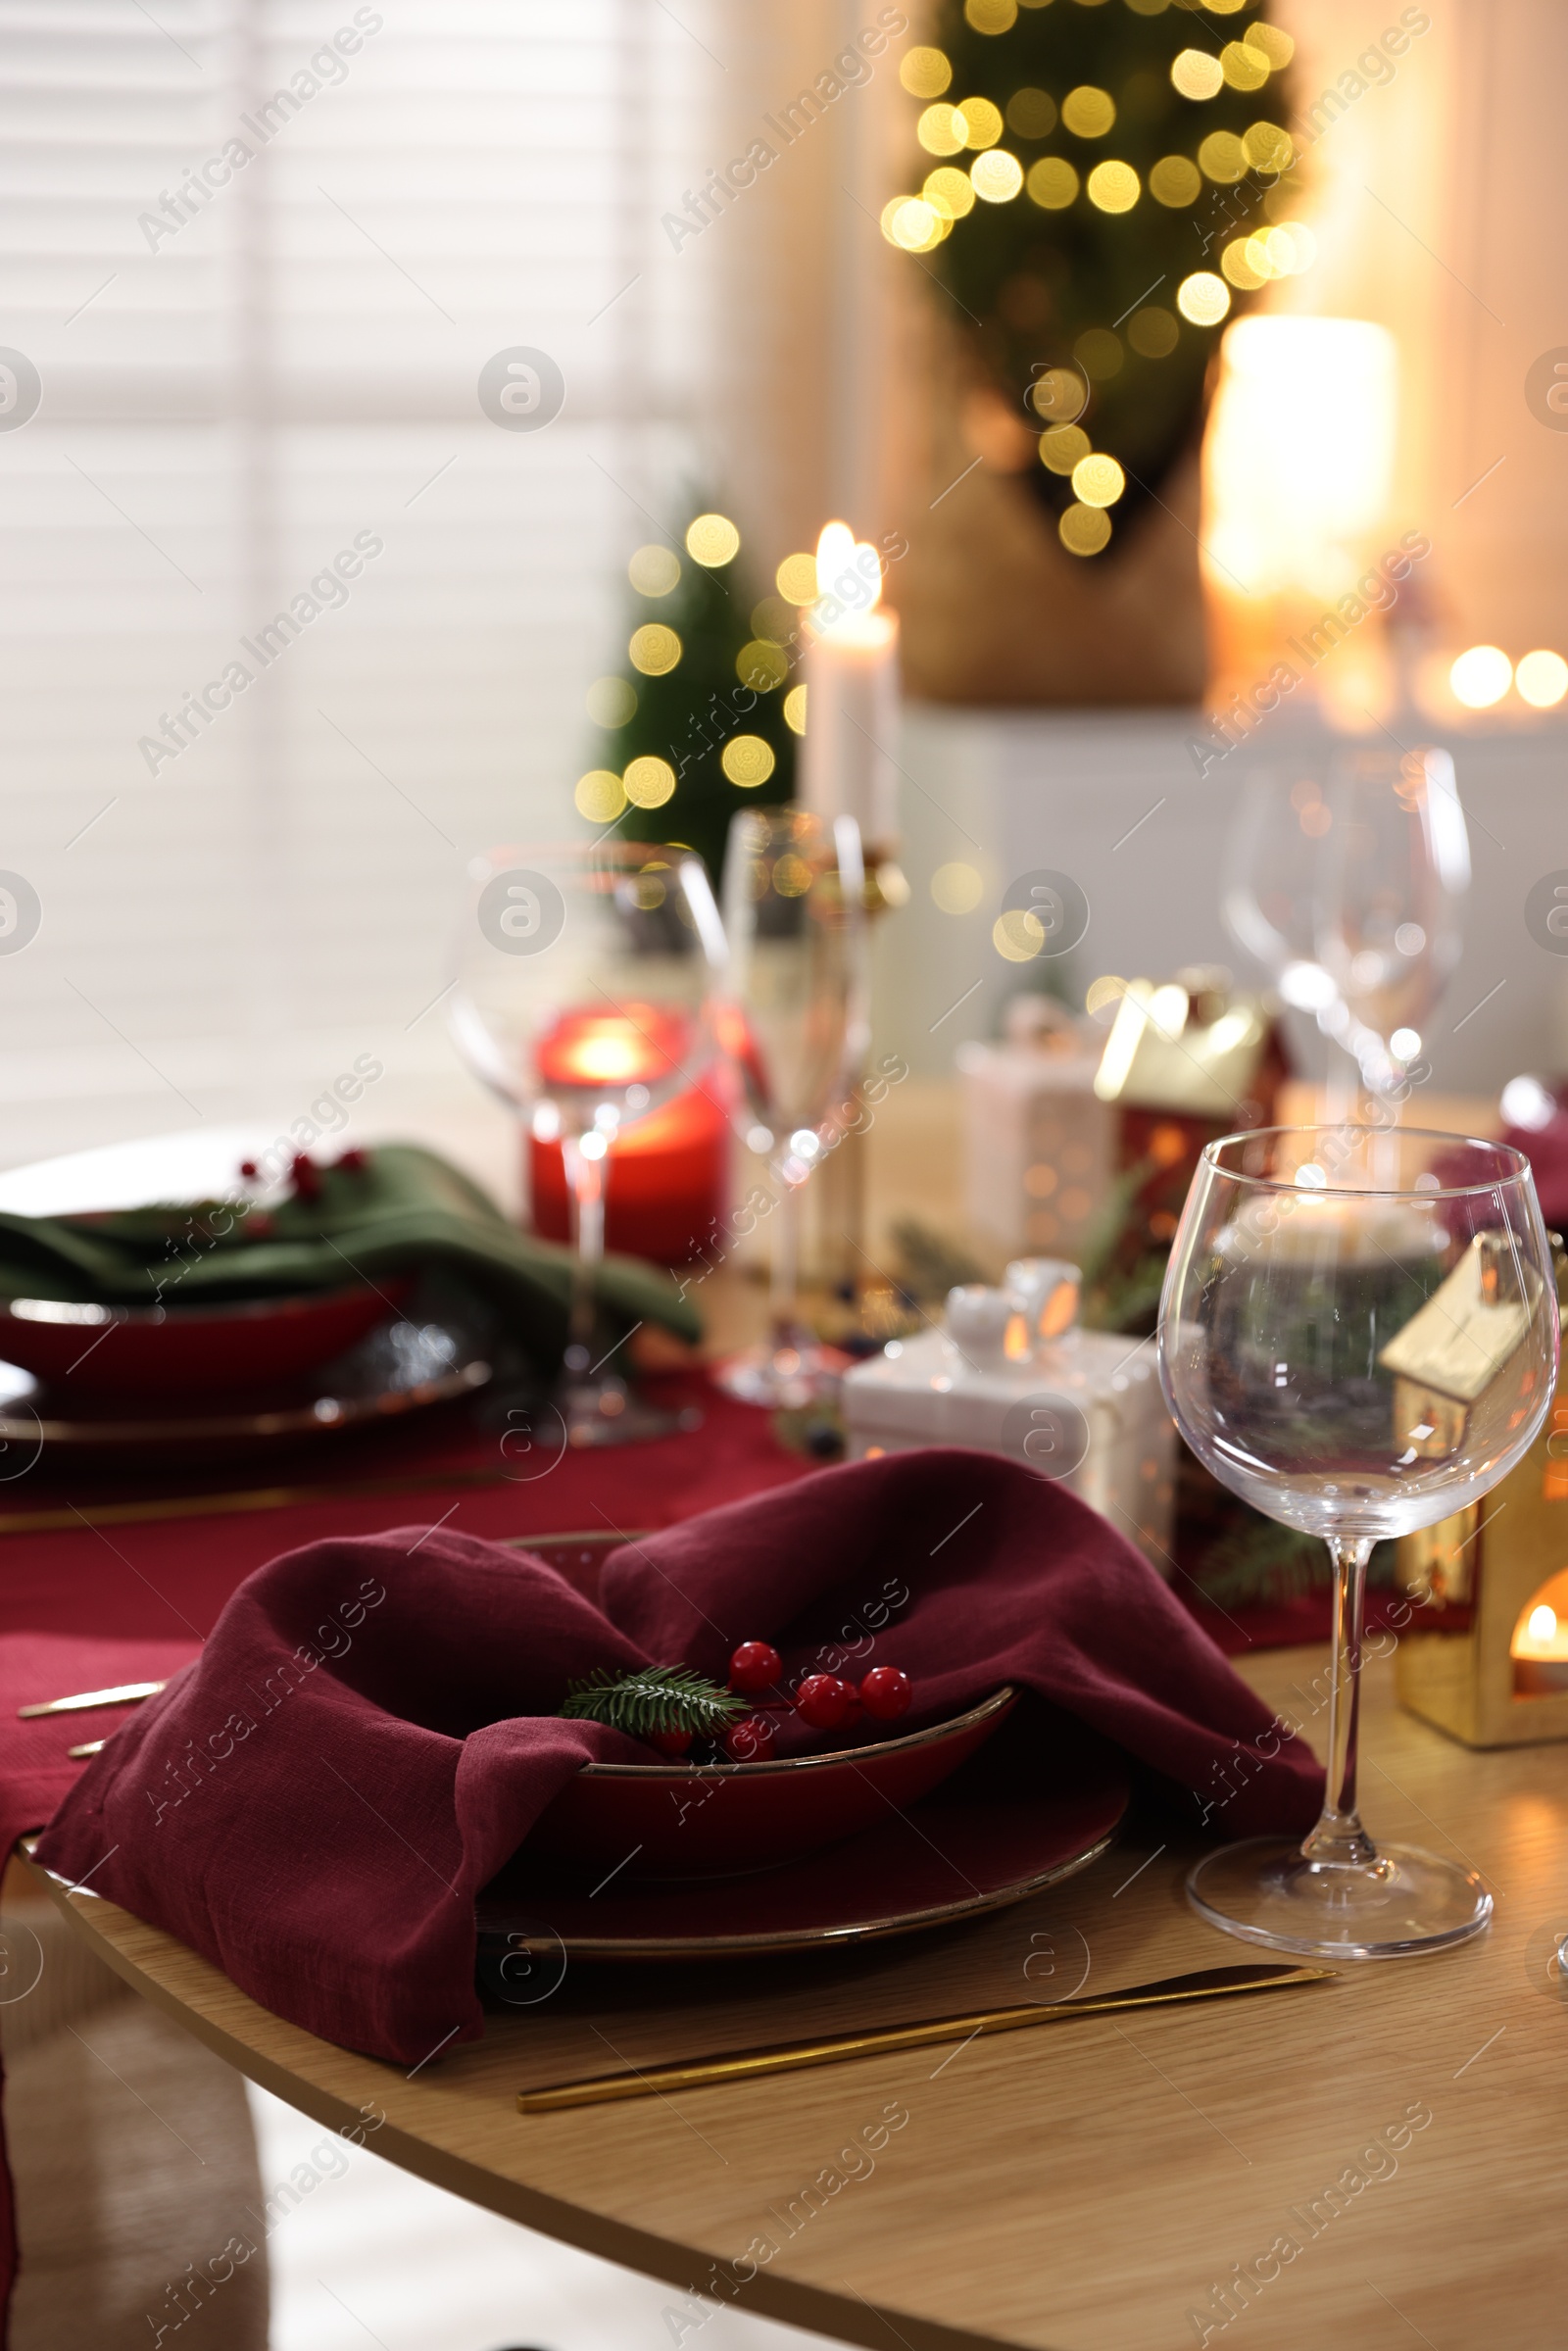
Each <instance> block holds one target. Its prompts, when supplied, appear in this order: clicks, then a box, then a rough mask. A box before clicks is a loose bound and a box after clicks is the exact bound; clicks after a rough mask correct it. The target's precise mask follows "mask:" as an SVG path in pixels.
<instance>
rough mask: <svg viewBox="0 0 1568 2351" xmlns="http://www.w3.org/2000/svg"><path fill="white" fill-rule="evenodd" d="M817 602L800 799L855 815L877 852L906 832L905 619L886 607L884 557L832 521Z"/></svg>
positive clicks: (820, 810)
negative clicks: (901, 766) (902, 736)
mask: <svg viewBox="0 0 1568 2351" xmlns="http://www.w3.org/2000/svg"><path fill="white" fill-rule="evenodd" d="M816 584H817V601H816V603H815V605H814V606H813V607H812V609H811V611H810V612H809V615H808V619H807V630H808V640H809V641H808V645H807V653H806V687H807V692H806V745H805V755H804V759H803V777H802V788H801V797H802V800H803V802H804V804H805V806H806V807H807V808H809V809H810V810H811V811H812V813H813V814H815V815H817V816H820V817H822V818H824V819H826V820H827V821H829V822H831V820H832V819H833V818H834V817H835V816H853V817H854V818H855V820H856V822H857V823H858V825H859V828H860V835H861V838H862V840H863V841H864V842H865V845H866V847H867V849H868V850H870V851H872V852H873V853H874V852H877V851H883V850H888V849H891V847H892V845H893V843H894V841H895V840H896V839H897V837H898V829H899V803H898V780H899V771H898V768H897V766H896V765H895V764H894V758H893V753H894V738H895V735H896V732H897V728H898V715H899V623H898V618H897V615H896V614H895V613H892V612H879V611H878V610H877V609H876V606H877V599H878V598H879V596H880V595H881V592H882V565H881V563H880V561H879V559H878V556H877V552H876V549H875V548H874V547H871V546H869V545H867V544H865V543H864V542H861V543H860V544H859V545H857V544H856V541H855V538H854V535H853V533H852V532H851V530H850V528H849V526H848V524H847V523H843V522H830V523H828V525H827V527H826V528H825V529H824V531H823V533H822V536H821V538H820V539H819V540H818V542H817V550H816Z"/></svg>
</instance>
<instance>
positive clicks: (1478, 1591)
mask: <svg viewBox="0 0 1568 2351" xmlns="http://www.w3.org/2000/svg"><path fill="white" fill-rule="evenodd" d="M1552 1247H1553V1255H1554V1261H1555V1264H1556V1267H1557V1272H1558V1295H1559V1298H1561V1295H1562V1289H1563V1258H1562V1245H1561V1243H1560V1242H1559V1241H1558V1240H1557V1238H1556V1236H1555V1235H1553V1236H1552ZM1521 1270H1522V1269H1521V1268H1520V1266H1519V1262H1518V1259H1517V1257H1516V1256H1515V1255H1514V1254H1513V1252H1512V1251H1511V1249H1508V1248H1507V1247H1506V1236H1502V1235H1493V1234H1482V1235H1480V1236H1478V1238H1477V1240H1476V1241H1475V1242H1474V1243H1473V1244H1472V1246H1471V1248H1470V1249H1469V1250H1468V1251H1467V1252H1466V1254H1465V1256H1464V1257H1463V1258H1461V1260H1460V1262H1459V1264H1458V1265H1457V1266H1456V1267H1455V1268H1454V1271H1453V1272H1452V1273H1451V1274H1450V1275H1449V1277H1448V1279H1447V1281H1446V1282H1445V1283H1444V1285H1443V1287H1442V1288H1441V1289H1440V1290H1439V1291H1438V1292H1437V1293H1436V1294H1435V1295H1434V1297H1433V1298H1430V1299H1429V1300H1428V1301H1427V1303H1426V1305H1425V1306H1423V1307H1422V1308H1421V1310H1420V1312H1419V1313H1417V1314H1415V1315H1414V1316H1412V1318H1411V1320H1410V1321H1409V1322H1408V1323H1407V1324H1406V1325H1405V1327H1404V1329H1403V1330H1402V1331H1400V1332H1399V1334H1398V1336H1397V1338H1396V1339H1395V1340H1394V1341H1393V1342H1392V1343H1391V1345H1390V1346H1389V1347H1386V1348H1385V1349H1384V1352H1383V1356H1382V1361H1383V1363H1384V1365H1385V1366H1386V1368H1387V1369H1389V1370H1390V1371H1392V1372H1393V1373H1394V1374H1395V1412H1396V1426H1397V1427H1398V1428H1399V1429H1400V1430H1401V1431H1406V1432H1408V1436H1409V1442H1410V1443H1411V1444H1413V1445H1416V1446H1417V1448H1418V1449H1422V1450H1426V1449H1430V1452H1431V1454H1432V1456H1433V1457H1434V1458H1438V1457H1441V1456H1442V1455H1443V1454H1444V1453H1446V1452H1448V1451H1451V1450H1453V1449H1454V1448H1455V1447H1456V1445H1458V1444H1459V1443H1460V1442H1461V1441H1462V1438H1463V1433H1464V1425H1465V1418H1466V1415H1467V1414H1468V1411H1469V1409H1470V1407H1471V1406H1472V1405H1473V1403H1474V1402H1475V1400H1476V1397H1477V1396H1479V1395H1480V1394H1481V1392H1482V1390H1483V1388H1485V1386H1486V1385H1487V1384H1488V1382H1489V1381H1490V1380H1491V1379H1493V1378H1495V1377H1496V1376H1497V1374H1498V1372H1499V1371H1500V1369H1501V1367H1502V1365H1503V1364H1504V1363H1505V1362H1506V1359H1507V1357H1508V1355H1509V1354H1511V1353H1512V1351H1513V1349H1514V1348H1515V1347H1517V1346H1518V1344H1519V1342H1520V1340H1521V1339H1522V1338H1523V1336H1524V1332H1525V1328H1526V1324H1527V1322H1528V1307H1527V1304H1526V1301H1525V1298H1523V1297H1522V1296H1521V1289H1520V1276H1521ZM1527 1278H1528V1276H1527ZM1560 1312H1561V1307H1560V1305H1559V1313H1560ZM1422 1432H1426V1434H1425V1435H1423V1434H1422ZM1397 1575H1398V1580H1399V1582H1400V1583H1401V1585H1402V1586H1403V1588H1404V1591H1405V1593H1406V1595H1407V1597H1408V1598H1409V1599H1411V1600H1413V1601H1414V1602H1415V1603H1416V1609H1417V1614H1416V1616H1415V1619H1414V1621H1413V1622H1412V1623H1411V1624H1410V1625H1409V1627H1408V1628H1407V1629H1406V1630H1405V1631H1403V1632H1401V1633H1400V1635H1399V1645H1398V1648H1397V1652H1396V1656H1395V1682H1396V1689H1397V1693H1398V1698H1399V1703H1400V1704H1401V1705H1402V1706H1404V1707H1406V1708H1407V1709H1408V1710H1409V1712H1410V1713H1412V1714H1417V1715H1420V1716H1421V1717H1422V1719H1423V1720H1424V1721H1426V1722H1429V1723H1434V1724H1436V1726H1437V1727H1438V1729H1439V1730H1440V1731H1446V1732H1447V1733H1448V1734H1449V1736H1450V1737H1451V1738H1454V1739H1462V1740H1463V1741H1464V1743H1465V1745H1466V1746H1472V1747H1505V1746H1530V1745H1534V1744H1538V1743H1540V1742H1542V1741H1544V1740H1548V1739H1568V1379H1563V1378H1560V1379H1559V1382H1558V1386H1557V1393H1556V1396H1554V1398H1553V1400H1552V1405H1551V1409H1550V1411H1549V1412H1548V1413H1547V1415H1546V1420H1545V1425H1544V1427H1543V1429H1542V1431H1541V1433H1540V1435H1539V1436H1538V1437H1537V1439H1536V1441H1535V1443H1534V1444H1533V1445H1531V1447H1530V1450H1529V1451H1528V1452H1527V1453H1526V1454H1525V1456H1524V1458H1523V1460H1522V1461H1520V1462H1519V1463H1518V1464H1517V1465H1516V1467H1515V1468H1513V1469H1512V1470H1510V1471H1509V1473H1508V1475H1507V1477H1505V1478H1504V1479H1503V1480H1502V1482H1501V1484H1500V1485H1498V1486H1495V1487H1494V1488H1493V1490H1492V1492H1491V1493H1490V1494H1484V1495H1483V1496H1482V1497H1481V1499H1480V1500H1479V1501H1477V1502H1472V1503H1469V1504H1467V1505H1466V1507H1465V1508H1464V1509H1462V1510H1457V1511H1455V1512H1454V1513H1453V1515H1452V1517H1451V1518H1446V1519H1442V1520H1440V1522H1439V1523H1438V1525H1436V1526H1434V1527H1424V1528H1422V1529H1421V1530H1420V1532H1419V1533H1417V1534H1414V1535H1406V1536H1404V1537H1402V1538H1401V1539H1400V1542H1399V1544H1398V1549H1397Z"/></svg>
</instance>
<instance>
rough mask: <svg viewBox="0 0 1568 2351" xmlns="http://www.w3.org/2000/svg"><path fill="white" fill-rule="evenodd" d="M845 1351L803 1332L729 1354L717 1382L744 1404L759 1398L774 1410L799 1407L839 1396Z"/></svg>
mask: <svg viewBox="0 0 1568 2351" xmlns="http://www.w3.org/2000/svg"><path fill="white" fill-rule="evenodd" d="M842 1362H843V1357H842V1356H834V1355H832V1354H830V1353H829V1351H828V1350H827V1348H825V1347H818V1346H817V1344H816V1342H815V1340H814V1339H811V1338H809V1337H808V1336H807V1335H806V1334H805V1333H804V1332H803V1333H801V1334H800V1335H799V1336H798V1337H795V1338H792V1339H790V1340H789V1341H788V1343H787V1344H785V1345H784V1346H779V1345H777V1344H776V1343H773V1342H769V1343H768V1344H767V1345H765V1346H762V1347H746V1348H744V1349H743V1350H742V1351H741V1353H740V1354H738V1355H731V1356H730V1357H729V1359H728V1360H727V1362H724V1363H720V1364H719V1365H718V1367H717V1369H716V1370H715V1371H714V1373H713V1384H714V1386H715V1387H718V1388H722V1389H723V1391H724V1394H725V1395H726V1396H734V1397H735V1398H736V1399H737V1400H738V1401H739V1402H740V1403H743V1404H761V1405H764V1406H765V1407H766V1408H767V1409H768V1410H769V1411H771V1412H798V1411H800V1410H801V1408H802V1407H803V1406H804V1405H806V1404H814V1403H817V1402H820V1401H821V1400H822V1399H823V1398H825V1397H831V1396H837V1394H838V1391H839V1381H840V1377H841V1374H840V1370H839V1366H840V1365H841V1364H842Z"/></svg>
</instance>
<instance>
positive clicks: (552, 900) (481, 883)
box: [448, 838, 725, 1445]
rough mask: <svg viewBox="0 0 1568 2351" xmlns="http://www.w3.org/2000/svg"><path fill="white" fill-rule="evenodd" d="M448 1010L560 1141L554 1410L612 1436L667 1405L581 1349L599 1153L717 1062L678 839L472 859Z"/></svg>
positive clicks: (709, 970) (715, 930)
mask: <svg viewBox="0 0 1568 2351" xmlns="http://www.w3.org/2000/svg"><path fill="white" fill-rule="evenodd" d="M469 882H470V891H469V899H468V906H467V912H466V917H465V920H464V923H463V926H462V931H461V934H460V939H459V946H458V953H457V958H456V984H455V988H454V992H453V994H452V998H451V1003H450V1005H449V1010H448V1017H449V1020H450V1023H451V1027H452V1032H453V1035H454V1037H455V1038H456V1040H457V1043H458V1046H459V1049H460V1051H461V1052H462V1053H463V1054H464V1056H465V1058H466V1060H467V1062H468V1064H469V1066H470V1067H471V1068H472V1069H473V1070H474V1071H475V1072H476V1074H477V1075H478V1076H479V1077H480V1078H482V1079H483V1080H484V1082H485V1084H486V1085H488V1086H489V1087H490V1088H491V1089H492V1090H493V1092H495V1093H496V1094H498V1095H499V1096H500V1097H501V1099H502V1100H503V1101H504V1102H509V1103H510V1104H511V1105H512V1106H513V1108H514V1109H515V1110H516V1111H518V1112H519V1113H520V1114H521V1115H522V1116H523V1117H525V1118H526V1119H528V1120H529V1122H530V1123H531V1126H532V1130H533V1133H534V1135H535V1137H536V1138H537V1139H538V1140H539V1141H540V1142H557V1141H559V1142H560V1144H561V1148H562V1155H563V1159H564V1167H565V1175H566V1187H567V1193H568V1197H569V1199H570V1202H571V1234H572V1286H571V1306H570V1316H569V1323H568V1329H567V1343H566V1349H565V1355H564V1367H563V1368H564V1381H563V1387H562V1392H561V1396H560V1399H559V1400H560V1405H561V1410H562V1413H563V1416H564V1421H565V1428H566V1438H567V1442H568V1443H569V1444H571V1445H616V1444H625V1443H627V1442H629V1441H631V1440H633V1439H639V1438H645V1437H657V1436H662V1435H663V1434H664V1433H665V1432H666V1431H667V1430H668V1429H671V1428H674V1427H676V1426H677V1425H679V1423H678V1416H676V1415H673V1414H669V1413H664V1412H657V1411H655V1410H653V1409H652V1408H651V1407H650V1406H648V1405H645V1404H641V1403H638V1402H637V1401H636V1400H635V1399H634V1398H633V1397H632V1396H630V1395H629V1393H628V1390H627V1387H626V1383H625V1380H624V1378H623V1377H622V1376H621V1374H620V1372H619V1371H618V1369H617V1370H613V1371H611V1370H607V1369H606V1368H605V1364H604V1362H603V1361H600V1362H595V1361H594V1288H595V1277H596V1274H597V1272H598V1268H599V1265H600V1261H601V1259H602V1258H603V1255H604V1247H605V1178H606V1174H607V1172H608V1158H609V1152H610V1147H611V1145H612V1144H613V1141H614V1139H615V1137H616V1136H617V1135H618V1134H620V1133H623V1132H624V1130H625V1129H626V1128H627V1127H628V1126H631V1125H634V1124H635V1123H636V1122H637V1121H638V1120H639V1119H642V1118H645V1117H647V1116H649V1115H650V1114H651V1113H652V1112H653V1111H655V1110H658V1109H661V1108H662V1106H663V1104H664V1103H665V1102H669V1101H671V1100H672V1099H673V1098H674V1096H676V1095H677V1094H680V1093H683V1092H684V1091H685V1090H686V1089H687V1088H688V1087H690V1086H693V1085H697V1084H701V1083H703V1082H704V1081H705V1079H708V1078H709V1077H710V1076H711V1074H713V1073H715V1070H716V1063H717V1060H718V1042H717V1035H716V1030H715V1026H714V1018H713V997H712V985H713V981H714V978H715V975H716V974H717V972H718V971H719V970H720V969H721V968H722V965H723V961H724V955H725V947H724V932H723V925H722V923H721V922H720V920H719V914H718V907H717V906H716V905H715V903H714V900H713V894H712V891H711V888H710V886H709V882H708V876H707V873H706V871H705V870H704V867H703V862H702V859H701V858H700V857H696V856H695V855H694V854H693V853H692V852H691V851H690V850H686V849H681V848H670V849H662V848H659V847H657V846H653V845H650V844H648V843H645V842H628V841H622V840H618V839H610V838H607V839H604V840H600V841H595V842H573V843H568V844H562V845H543V844H531V845H523V846H520V847H514V848H505V849H490V850H486V851H485V852H484V853H483V855H482V856H480V857H477V858H475V860H474V862H473V864H472V865H471V866H470V868H469Z"/></svg>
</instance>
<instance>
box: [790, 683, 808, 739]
mask: <svg viewBox="0 0 1568 2351" xmlns="http://www.w3.org/2000/svg"><path fill="white" fill-rule="evenodd" d="M808 692H809V688H808V687H806V686H791V688H790V690H789V692H788V693H787V694H786V695H785V697H784V723H785V725H786V726H787V727H788V728H789V730H790V732H791V733H792V734H796V735H804V734H805V732H806V697H807V694H808Z"/></svg>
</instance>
